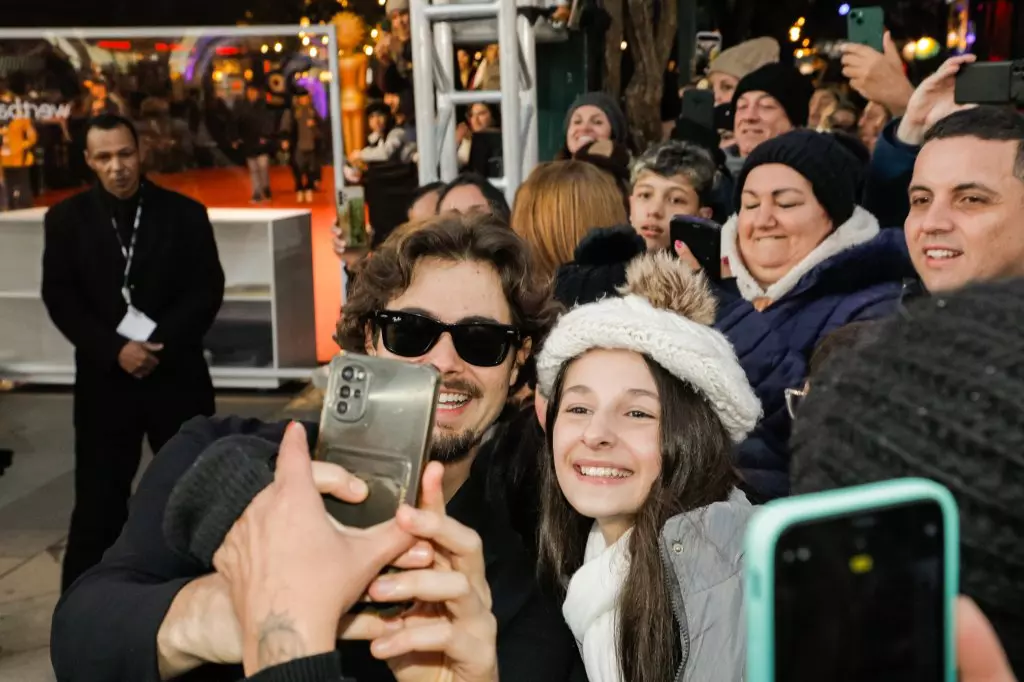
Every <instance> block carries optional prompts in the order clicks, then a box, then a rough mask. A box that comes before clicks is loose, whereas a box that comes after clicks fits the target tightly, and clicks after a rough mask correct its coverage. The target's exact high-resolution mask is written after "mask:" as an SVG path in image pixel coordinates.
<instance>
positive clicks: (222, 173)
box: [36, 166, 341, 362]
mask: <svg viewBox="0 0 1024 682" xmlns="http://www.w3.org/2000/svg"><path fill="white" fill-rule="evenodd" d="M149 177H150V178H152V179H153V181H154V182H156V183H158V184H159V185H160V186H161V187H166V188H167V189H172V190H174V191H176V192H181V193H182V194H185V195H187V196H190V197H192V198H193V199H196V200H197V201H201V202H202V203H203V204H205V205H206V206H207V207H210V208H239V207H248V206H250V204H249V197H250V189H249V173H248V171H247V170H246V169H244V168H208V169H201V170H191V171H186V172H184V173H170V174H156V173H154V174H150V176H149ZM270 190H271V192H272V193H273V195H274V198H273V201H267V202H263V203H261V204H259V205H258V207H263V208H301V209H307V210H309V211H312V213H313V216H312V224H313V291H314V298H315V309H316V354H317V358H318V359H319V360H320V362H327V361H329V360H330V359H331V357H332V356H333V355H334V354H335V353H336V352H337V350H338V346H337V344H335V343H334V341H333V340H332V339H331V337H332V336H333V335H334V327H335V324H336V323H337V321H338V313H339V311H340V310H341V263H340V262H339V261H338V258H337V256H335V255H334V251H333V249H332V248H331V226H332V225H334V219H335V215H336V210H335V207H334V198H333V197H334V172H333V170H332V169H331V168H330V167H325V168H324V171H323V181H322V186H321V188H320V191H319V192H315V193H314V195H313V203H312V204H300V203H298V202H297V201H296V200H295V181H294V179H293V177H292V172H291V170H290V169H288V168H286V167H283V166H272V167H271V169H270ZM76 191H79V190H60V191H52V192H46V193H44V194H43V195H42V196H40V197H38V198H37V199H36V204H37V205H40V206H50V205H52V204H55V203H56V202H58V201H60V200H61V199H63V198H65V197H67V196H69V195H71V194H74V193H75V192H76Z"/></svg>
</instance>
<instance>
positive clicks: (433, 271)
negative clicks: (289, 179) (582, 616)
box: [50, 214, 580, 682]
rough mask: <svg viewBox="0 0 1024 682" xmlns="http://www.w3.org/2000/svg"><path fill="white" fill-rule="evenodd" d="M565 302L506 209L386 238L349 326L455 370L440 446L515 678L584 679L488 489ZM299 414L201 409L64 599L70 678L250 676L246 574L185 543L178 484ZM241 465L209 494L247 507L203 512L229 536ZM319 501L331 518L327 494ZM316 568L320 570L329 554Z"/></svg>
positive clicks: (368, 345)
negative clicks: (475, 541) (173, 524)
mask: <svg viewBox="0 0 1024 682" xmlns="http://www.w3.org/2000/svg"><path fill="white" fill-rule="evenodd" d="M556 312H557V307H556V306H554V305H552V304H551V302H550V300H549V299H548V298H547V296H546V285H545V283H544V282H543V281H542V279H540V278H539V277H537V275H536V274H535V272H534V270H533V268H532V265H531V259H530V257H529V253H528V250H527V248H526V245H525V244H524V243H523V242H522V241H521V240H520V239H519V238H518V237H517V236H516V235H515V233H513V232H512V231H511V230H509V229H508V228H507V227H506V225H505V223H504V221H502V220H500V219H496V218H495V217H494V216H492V215H488V214H482V215H465V216H464V215H460V214H448V215H445V216H438V217H437V218H434V219H433V221H432V222H429V223H425V224H424V225H422V226H420V227H419V229H417V230H415V231H413V232H411V233H409V235H408V236H407V237H406V238H405V239H404V240H400V241H392V240H389V242H388V244H387V245H385V246H382V247H381V249H379V250H378V251H376V252H375V253H374V256H373V258H371V259H370V260H369V261H367V263H366V267H365V268H364V269H363V270H361V271H360V276H359V278H357V279H356V280H355V285H354V287H353V289H352V291H351V294H350V296H349V298H348V299H347V300H346V303H345V314H344V317H343V318H342V321H341V324H340V325H339V330H338V339H339V342H340V343H341V344H342V346H343V347H344V348H345V349H346V350H347V351H348V352H350V353H368V354H371V355H376V356H378V357H388V358H392V359H397V360H400V361H403V362H409V363H414V364H430V365H433V366H434V367H435V368H436V369H437V370H438V371H439V372H440V373H441V382H442V386H441V390H440V400H439V403H438V408H437V412H436V422H435V428H434V438H433V442H432V451H431V459H433V460H437V461H440V462H441V463H442V464H444V482H443V489H444V496H445V500H446V503H445V507H446V508H445V511H446V513H447V515H448V516H450V517H451V518H452V519H454V520H456V521H458V522H459V523H461V524H462V525H464V526H466V527H467V528H468V529H471V530H472V531H474V532H475V533H476V534H477V535H478V536H479V538H480V540H479V541H480V544H481V551H482V554H483V559H484V565H485V567H486V568H485V577H486V580H487V583H488V585H489V588H490V597H491V603H490V607H491V612H492V614H493V616H494V620H495V624H496V630H497V641H496V657H497V665H498V668H499V672H500V676H501V679H502V680H506V681H511V682H515V681H516V680H524V681H526V680H530V681H532V680H543V681H544V682H559V681H560V680H566V679H573V678H570V675H571V674H572V673H573V671H574V669H575V667H576V666H577V665H579V664H580V661H579V651H578V649H577V647H576V644H575V641H574V640H573V637H572V633H571V632H570V631H569V629H568V627H567V626H566V624H565V621H564V620H563V618H562V614H561V611H560V609H559V605H558V604H557V603H556V602H555V600H554V599H553V597H552V596H551V595H550V594H548V593H547V592H545V591H542V589H541V587H540V585H538V583H537V579H536V562H535V560H534V558H533V556H532V554H531V551H530V548H529V547H528V546H527V545H526V544H525V543H524V541H523V539H522V538H521V537H520V536H519V534H517V533H516V530H515V527H514V526H513V524H512V522H511V521H510V519H509V518H508V509H507V508H506V503H505V501H503V500H495V499H494V496H493V495H492V494H491V492H490V491H489V488H491V487H492V485H491V484H498V483H499V482H497V481H495V479H494V478H493V476H494V475H495V473H497V472H498V471H499V470H497V469H496V464H495V463H496V462H497V461H499V460H501V459H503V458H507V457H508V456H509V453H510V452H511V450H512V448H514V447H515V446H516V443H517V441H518V439H519V438H520V437H521V431H510V430H509V428H506V426H505V424H503V423H502V414H503V413H505V412H506V406H507V405H508V403H509V398H510V396H514V395H516V393H517V392H518V391H519V389H520V388H521V387H522V386H523V385H524V384H525V383H526V382H527V381H528V380H529V378H530V373H531V371H532V369H531V361H530V353H531V350H532V348H534V347H536V346H537V345H538V343H539V341H540V339H541V338H542V336H543V334H544V333H545V332H546V331H547V329H549V328H550V326H551V323H552V321H553V319H554V316H555V313H556ZM467 332H469V333H470V335H469V336H468V337H467V336H466V333H467ZM411 341H415V343H414V344H412V345H411V344H410V342H411ZM467 341H469V343H467ZM285 427H286V424H264V423H261V422H257V421H255V420H248V421H245V420H241V419H235V418H232V419H226V420H216V419H215V420H209V419H201V418H197V419H194V420H192V421H191V422H189V424H187V425H186V426H185V427H183V428H182V429H181V431H180V432H179V433H178V434H177V435H176V436H175V437H174V439H173V440H172V441H171V442H170V443H168V445H167V447H166V449H165V450H164V452H163V453H161V456H160V457H158V458H157V459H156V460H155V461H154V463H153V465H152V466H151V467H149V469H148V470H147V471H146V475H145V476H144V477H143V479H142V482H141V483H140V484H139V489H138V492H137V493H136V497H135V501H134V503H133V504H132V510H131V515H130V516H129V518H128V522H127V524H126V525H125V528H124V532H123V533H122V534H121V537H120V538H118V540H117V543H116V544H115V545H114V547H113V548H111V550H110V551H109V552H108V553H107V554H106V556H104V558H103V561H102V562H101V563H100V565H99V566H96V567H95V568H94V569H93V570H91V571H89V573H88V574H86V575H85V576H83V578H82V579H81V580H80V581H78V583H77V584H75V586H74V587H73V588H72V589H71V590H70V591H69V592H67V593H66V594H65V595H63V596H62V598H61V601H60V603H59V604H58V605H57V609H56V611H55V612H54V617H53V629H52V637H51V648H50V651H51V657H52V660H53V664H54V670H55V671H56V674H57V679H59V680H61V682H75V681H77V680H82V681H83V682H84V681H88V682H92V681H93V680H106V681H108V682H116V681H118V680H123V681H124V682H129V681H130V682H149V681H152V682H156V680H159V679H170V678H178V679H182V680H189V682H200V681H201V682H233V681H234V680H238V679H239V678H240V677H241V676H242V670H241V669H240V668H239V667H238V666H237V665H231V664H237V663H238V662H239V661H240V660H242V653H243V642H242V636H243V635H244V634H245V633H243V632H242V629H241V626H240V621H239V616H238V615H237V614H238V613H239V611H240V609H238V608H237V607H236V608H234V609H233V608H232V591H231V585H229V583H228V579H227V578H226V577H225V576H224V575H223V574H222V573H219V572H217V571H216V570H214V568H213V567H211V566H210V565H209V563H208V562H204V561H201V560H199V559H197V558H196V557H195V556H193V555H192V553H191V552H190V553H189V555H188V556H185V555H184V554H183V552H181V550H180V549H178V550H176V549H175V547H179V548H180V543H179V544H171V542H170V541H169V540H168V538H167V533H166V529H167V527H168V525H167V519H180V518H181V516H180V515H179V513H178V512H177V511H176V508H175V505H174V504H173V500H174V499H182V496H181V495H178V496H175V495H174V494H173V493H175V492H179V491H180V490H181V489H180V488H178V485H179V482H180V481H181V480H183V477H184V476H185V475H186V472H189V471H194V470H195V469H196V468H197V467H196V463H197V462H198V461H200V459H202V457H203V455H204V453H207V454H208V453H209V452H210V449H211V448H215V447H224V439H227V438H238V437H239V436H246V437H249V436H255V437H257V438H258V439H260V442H261V443H265V444H266V447H269V448H270V449H271V450H273V451H276V450H277V449H278V448H279V447H280V444H281V442H282V439H283V438H284V437H285V436H284V431H285ZM306 434H307V437H308V445H309V447H310V449H311V450H313V451H315V444H316V438H317V425H316V424H307V425H306ZM236 471H237V470H236V469H234V468H232V469H231V470H230V472H227V473H219V475H218V476H216V477H211V479H213V480H214V481H215V484H211V486H210V489H212V490H213V491H215V492H214V495H215V499H214V500H212V501H211V503H210V504H209V506H210V507H215V508H216V510H221V509H232V510H234V513H233V514H232V515H230V517H229V515H228V514H227V513H221V512H219V511H214V512H213V513H211V514H209V515H208V516H204V517H203V518H204V522H203V524H202V525H203V527H204V528H210V527H212V525H213V523H212V522H211V524H210V525H207V524H206V522H205V519H207V518H209V519H212V520H215V521H216V524H217V525H218V528H219V533H220V537H224V533H226V532H227V529H228V528H230V527H231V524H233V523H234V522H235V520H236V519H237V516H238V515H237V509H239V508H244V505H238V506H235V501H237V497H238V496H237V494H236V493H237V491H238V490H239V489H241V488H242V487H244V486H242V485H240V478H242V479H244V476H241V477H233V474H235V473H236ZM241 482H242V483H244V481H241ZM188 496H189V498H190V499H194V498H192V496H191V494H190V493H189V494H188ZM228 499H231V500H232V502H230V503H228V504H224V503H225V501H226V500H228ZM517 499H518V498H517ZM242 501H243V502H245V503H246V504H248V500H242ZM253 504H255V503H253ZM249 506H250V507H252V506H253V505H252V504H250V505H249ZM177 509H178V510H180V509H181V507H177ZM317 516H319V518H321V519H322V518H323V511H322V507H320V511H319V512H318V513H317ZM226 517H227V518H226ZM192 518H195V517H192ZM203 533H204V536H206V537H217V536H218V533H217V532H214V533H211V534H209V535H205V531H203ZM197 534H198V531H197ZM531 536H532V533H531ZM221 542H222V540H217V541H216V543H215V546H221V545H220V543H221ZM311 570H312V572H313V573H314V574H316V575H320V573H319V569H318V568H317V567H311ZM339 647H340V649H339V650H340V651H341V657H342V659H343V660H344V670H345V674H346V675H347V676H350V677H352V678H354V679H355V680H358V681H359V682H390V681H393V680H394V679H395V676H394V674H393V673H392V672H391V670H390V669H389V667H388V666H387V665H386V664H385V663H384V662H383V661H382V660H378V659H375V658H374V657H373V655H372V654H371V650H370V648H369V647H368V646H367V644H366V643H365V642H359V641H342V642H341V644H340V645H339ZM437 651H440V649H437ZM446 652H447V649H446ZM453 656H454V657H456V658H457V657H458V656H457V655H454V654H453ZM276 679H283V678H276ZM287 679H312V678H299V677H289V678H287ZM576 679H578V678H576Z"/></svg>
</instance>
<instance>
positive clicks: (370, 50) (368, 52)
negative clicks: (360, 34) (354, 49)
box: [363, 45, 373, 57]
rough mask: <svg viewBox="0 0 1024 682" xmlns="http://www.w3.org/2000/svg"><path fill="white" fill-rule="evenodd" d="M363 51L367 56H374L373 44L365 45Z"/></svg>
mask: <svg viewBox="0 0 1024 682" xmlns="http://www.w3.org/2000/svg"><path fill="white" fill-rule="evenodd" d="M363 52H365V53H366V56H367V57H372V56H373V45H367V46H366V47H364V48H363Z"/></svg>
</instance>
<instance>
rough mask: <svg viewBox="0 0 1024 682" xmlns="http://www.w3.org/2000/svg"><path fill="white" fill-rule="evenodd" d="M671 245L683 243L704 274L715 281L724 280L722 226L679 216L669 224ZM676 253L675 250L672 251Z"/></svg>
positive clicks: (711, 221)
mask: <svg viewBox="0 0 1024 682" xmlns="http://www.w3.org/2000/svg"><path fill="white" fill-rule="evenodd" d="M669 238H670V240H671V242H670V243H671V244H675V243H676V242H677V241H681V242H683V243H684V244H686V246H687V247H689V249H690V252H691V253H692V254H693V255H694V257H695V258H696V259H697V262H698V263H700V266H701V268H702V269H703V270H704V274H705V275H706V276H707V277H708V278H709V279H713V280H715V281H718V280H720V279H721V278H722V226H721V225H719V224H718V223H716V222H715V221H713V220H707V219H706V218H699V217H697V216H692V215H677V216H675V217H674V218H672V221H671V222H670V223H669ZM672 253H675V250H674V249H673V250H672Z"/></svg>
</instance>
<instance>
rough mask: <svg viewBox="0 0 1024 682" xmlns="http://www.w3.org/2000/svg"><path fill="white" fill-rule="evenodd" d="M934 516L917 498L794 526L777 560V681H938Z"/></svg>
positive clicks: (939, 565) (939, 610) (939, 535)
mask: <svg viewBox="0 0 1024 682" xmlns="http://www.w3.org/2000/svg"><path fill="white" fill-rule="evenodd" d="M943 535H944V529H943V523H942V510H941V508H940V507H939V505H938V504H937V503H935V502H930V501H923V502H916V503H913V504H906V505H899V506H895V507H890V508H886V509H881V510H879V509H872V510H871V511H869V512H864V513H859V514H854V515H849V516H842V517H837V518H832V519H828V520H823V521H815V522H809V523H805V524H799V525H795V526H793V527H791V528H790V529H788V530H787V531H786V532H785V533H784V534H783V535H782V536H780V538H779V542H778V546H777V548H776V554H775V562H774V563H775V679H776V680H777V681H778V682H821V681H822V680H829V681H830V682H885V681H889V680H891V681H892V682H896V681H897V680H898V681H900V682H906V681H907V680H914V681H915V682H942V680H943V668H944V658H943V650H944V644H943V640H944V633H945V623H944V617H945V609H944V597H943V584H944V581H945V575H944V573H945V562H944V560H943V547H944V538H943Z"/></svg>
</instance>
